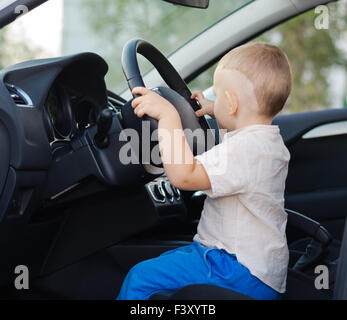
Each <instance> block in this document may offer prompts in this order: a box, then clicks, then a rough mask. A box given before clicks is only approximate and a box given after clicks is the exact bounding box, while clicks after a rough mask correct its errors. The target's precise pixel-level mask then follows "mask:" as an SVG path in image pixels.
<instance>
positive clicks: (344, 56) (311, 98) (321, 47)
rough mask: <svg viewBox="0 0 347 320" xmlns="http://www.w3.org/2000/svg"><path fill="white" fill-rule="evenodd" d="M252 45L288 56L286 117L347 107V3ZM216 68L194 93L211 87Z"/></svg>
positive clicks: (271, 32) (291, 23) (315, 13)
mask: <svg viewBox="0 0 347 320" xmlns="http://www.w3.org/2000/svg"><path fill="white" fill-rule="evenodd" d="M253 41H265V42H268V43H271V44H274V45H277V46H279V47H280V48H282V49H283V50H284V51H285V52H286V53H287V55H288V58H289V60H290V63H291V66H292V70H293V90H292V94H291V96H290V98H289V99H288V102H287V105H286V107H285V108H284V110H283V113H294V112H303V111H312V110H320V109H326V108H342V107H347V98H346V97H347V68H346V67H347V1H341V2H337V3H331V4H329V5H328V6H319V7H317V8H315V9H314V10H311V11H308V12H306V13H304V14H302V15H300V16H298V17H296V18H294V19H292V20H290V21H287V22H285V23H283V24H281V25H279V26H277V27H275V28H273V29H271V30H269V31H267V32H265V33H264V34H262V35H261V36H259V37H257V38H256V39H254V40H253ZM215 67H216V65H213V66H212V67H210V68H209V69H208V70H206V71H205V72H203V73H201V74H200V75H199V76H198V77H197V78H195V79H194V80H193V81H192V82H191V83H190V84H189V86H190V88H191V90H192V91H195V90H197V89H199V90H204V89H206V88H209V87H210V86H212V84H213V73H214V70H215ZM206 93H207V94H208V96H209V98H212V97H213V93H212V92H211V90H207V91H206Z"/></svg>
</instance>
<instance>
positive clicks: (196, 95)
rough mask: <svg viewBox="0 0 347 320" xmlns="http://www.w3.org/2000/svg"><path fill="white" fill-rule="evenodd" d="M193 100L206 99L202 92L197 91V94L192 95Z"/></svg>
mask: <svg viewBox="0 0 347 320" xmlns="http://www.w3.org/2000/svg"><path fill="white" fill-rule="evenodd" d="M192 99H198V100H200V101H201V100H204V99H205V97H204V94H203V93H202V91H197V92H194V93H193V94H192Z"/></svg>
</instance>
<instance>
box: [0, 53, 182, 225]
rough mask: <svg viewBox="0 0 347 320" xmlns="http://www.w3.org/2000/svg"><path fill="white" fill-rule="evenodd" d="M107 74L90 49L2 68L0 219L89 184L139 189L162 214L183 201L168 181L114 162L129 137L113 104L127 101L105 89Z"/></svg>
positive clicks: (65, 198)
mask: <svg viewBox="0 0 347 320" xmlns="http://www.w3.org/2000/svg"><path fill="white" fill-rule="evenodd" d="M107 71H108V66H107V64H106V62H105V61H104V60H103V59H102V58H101V57H100V56H98V55H96V54H93V53H81V54H77V55H72V56H67V57H60V58H53V59H43V60H33V61H28V62H23V63H20V64H17V65H14V66H11V67H9V68H6V69H4V70H2V71H1V74H0V100H1V108H0V143H1V145H2V156H1V161H0V162H1V163H0V221H2V220H3V219H4V218H5V217H6V218H8V217H12V218H15V217H17V218H21V217H25V216H30V215H31V214H32V213H33V212H35V211H37V209H39V208H43V207H48V208H49V207H52V206H53V207H54V206H55V205H56V204H57V203H62V202H65V201H70V200H71V193H73V192H72V191H74V190H75V189H76V190H80V189H83V186H84V185H86V184H90V183H89V182H90V181H92V182H93V185H94V186H95V185H97V188H94V187H92V188H89V191H88V193H89V194H93V192H94V191H95V190H98V191H100V190H106V189H108V188H110V187H111V188H117V187H118V188H123V187H124V188H127V187H130V188H133V189H136V188H138V187H139V188H142V190H143V191H144V192H146V193H147V194H148V195H149V197H150V199H151V200H152V203H153V204H154V205H155V207H156V208H157V209H158V208H160V210H159V209H158V210H159V211H160V212H164V214H163V216H165V212H166V211H165V210H163V207H166V208H168V207H170V208H171V209H169V210H168V212H170V210H172V207H174V208H175V209H174V211H175V210H176V209H177V206H182V205H183V202H182V200H181V198H180V196H179V191H178V190H177V189H176V188H174V187H172V186H170V185H168V182H167V180H165V183H166V184H162V183H161V181H159V182H158V183H156V182H155V181H152V180H153V179H154V178H155V177H153V176H151V175H149V174H148V173H147V172H146V171H145V169H144V167H143V166H142V165H141V164H140V163H134V164H132V163H131V164H126V165H125V164H122V163H121V161H120V159H119V153H120V150H121V148H122V147H124V146H125V145H126V144H127V143H128V141H127V140H126V139H124V137H122V135H123V133H122V131H123V127H122V119H121V116H120V113H119V108H120V107H121V106H122V105H123V104H124V103H125V102H126V101H124V100H123V99H122V98H120V97H118V96H117V95H115V94H113V93H111V92H109V91H108V90H107V88H106V84H105V81H104V77H105V75H106V73H107ZM107 108H108V109H111V110H112V115H113V117H112V125H111V128H110V130H109V138H110V141H111V142H110V143H109V145H108V147H107V148H100V147H98V146H97V145H96V143H95V135H96V133H97V130H98V125H97V121H98V117H99V114H100V112H101V111H102V110H104V109H107ZM151 181H152V182H151ZM146 184H148V185H146ZM144 185H146V186H145V187H144ZM95 192H96V191H95ZM77 193H78V196H77V197H80V198H81V197H82V198H83V197H84V196H86V193H85V192H77ZM88 193H87V195H88ZM172 194H173V196H172ZM74 200H75V198H74Z"/></svg>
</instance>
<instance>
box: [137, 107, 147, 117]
mask: <svg viewBox="0 0 347 320" xmlns="http://www.w3.org/2000/svg"><path fill="white" fill-rule="evenodd" d="M145 111H146V110H145V108H144V107H143V106H141V105H140V106H138V107H137V108H135V109H134V113H135V114H136V115H137V116H138V117H139V118H142V117H143V116H144V115H145Z"/></svg>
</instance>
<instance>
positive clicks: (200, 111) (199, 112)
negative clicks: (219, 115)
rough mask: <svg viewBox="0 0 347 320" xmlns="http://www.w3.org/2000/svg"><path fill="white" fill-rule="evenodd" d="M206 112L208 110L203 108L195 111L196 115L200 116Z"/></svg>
mask: <svg viewBox="0 0 347 320" xmlns="http://www.w3.org/2000/svg"><path fill="white" fill-rule="evenodd" d="M207 113H208V111H207V110H205V109H201V110H198V111H196V112H195V114H196V116H197V117H202V116H204V115H205V114H207Z"/></svg>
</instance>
